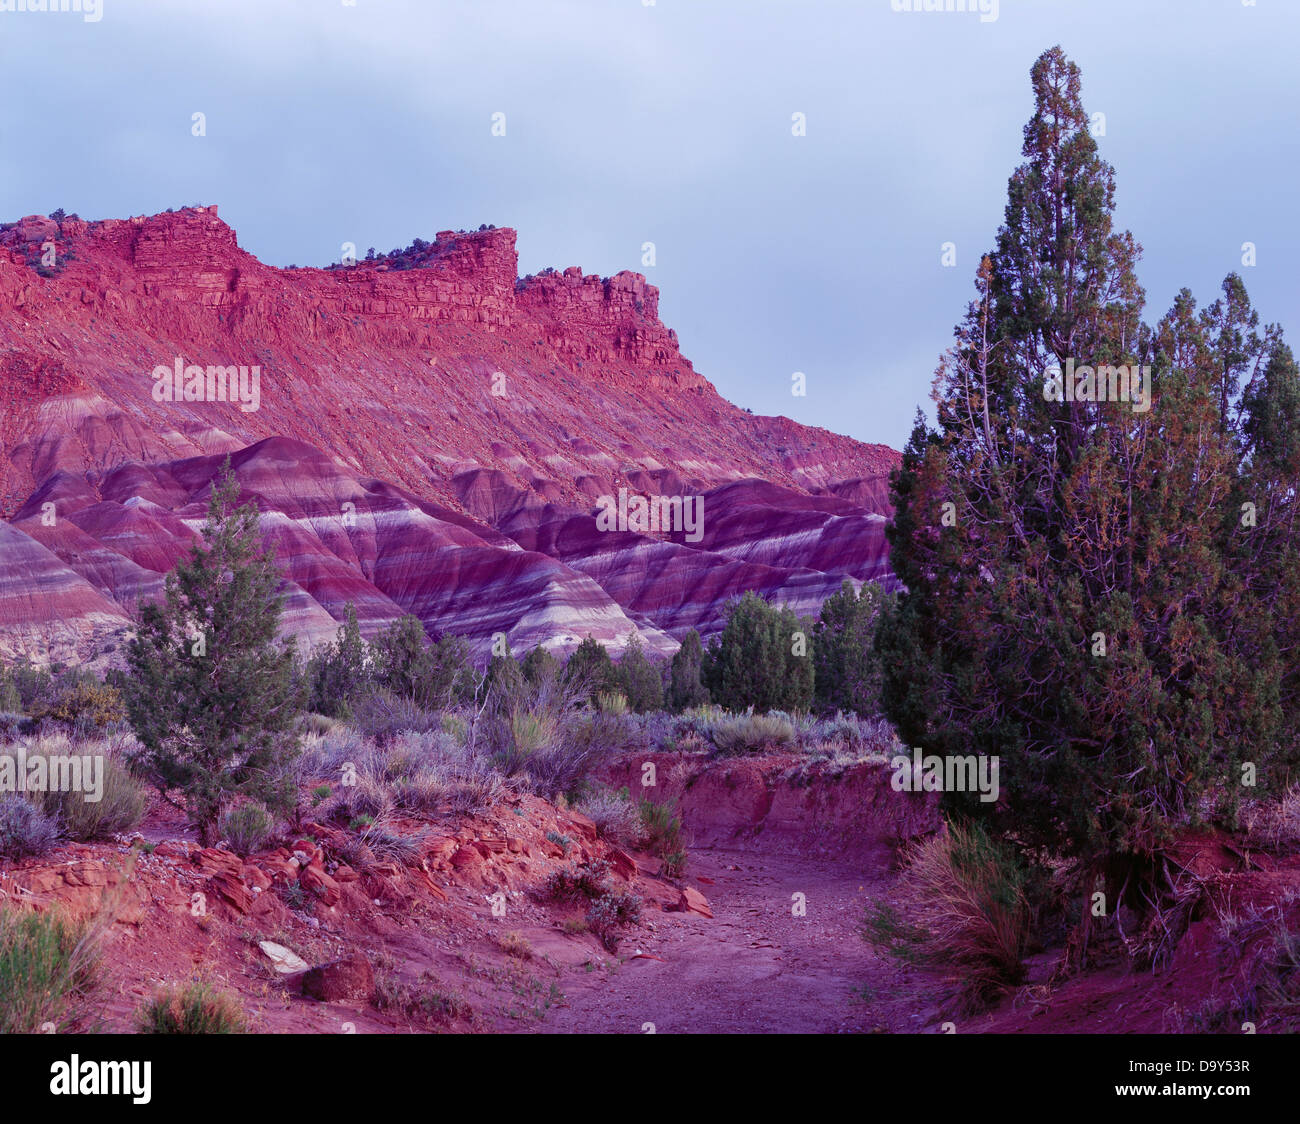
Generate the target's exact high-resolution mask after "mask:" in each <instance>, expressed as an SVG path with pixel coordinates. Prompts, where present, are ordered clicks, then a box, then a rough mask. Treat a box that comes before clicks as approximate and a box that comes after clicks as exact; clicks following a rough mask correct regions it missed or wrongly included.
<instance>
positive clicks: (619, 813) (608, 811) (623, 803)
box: [578, 788, 641, 847]
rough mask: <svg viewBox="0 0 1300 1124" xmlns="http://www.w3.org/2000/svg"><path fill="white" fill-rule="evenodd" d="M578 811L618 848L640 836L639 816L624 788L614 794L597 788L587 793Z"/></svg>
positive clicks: (611, 791) (607, 789) (608, 790)
mask: <svg viewBox="0 0 1300 1124" xmlns="http://www.w3.org/2000/svg"><path fill="white" fill-rule="evenodd" d="M578 811H579V812H581V813H582V814H583V815H584V816H586V817H587V818H588V819H590V820H591V822H592V823H594V824H595V825H596V830H597V831H598V832H599V833H600V834H601V835H602V836H603V837H604V838H606V839H609V840H612V841H613V842H615V843H617V844H618V845H619V846H620V847H622V846H626V845H627V844H629V843H631V842H633V841H635V840H636V839H637V838H638V837H639V835H640V834H641V816H640V814H639V813H638V812H637V807H636V805H635V804H634V803H633V802H632V800H631V798H630V797H629V796H628V791H627V789H626V788H623V789H620V790H619V791H617V792H615V791H614V790H613V789H609V788H599V789H596V790H594V791H592V792H589V793H588V794H587V795H586V796H584V797H583V799H582V800H581V801H580V802H579V804H578Z"/></svg>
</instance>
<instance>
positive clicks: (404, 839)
mask: <svg viewBox="0 0 1300 1124" xmlns="http://www.w3.org/2000/svg"><path fill="white" fill-rule="evenodd" d="M386 822H387V821H386V820H375V821H374V822H373V823H371V824H368V825H367V826H366V827H365V828H363V829H362V831H361V832H360V834H359V835H358V837H357V839H358V842H359V843H360V844H361V846H362V847H363V848H365V850H366V851H368V852H369V853H370V855H371V856H373V859H374V860H376V861H379V862H392V863H397V864H398V865H399V866H414V865H415V864H416V863H418V862H419V861H420V850H421V846H422V844H423V842H424V837H423V836H422V835H419V836H411V835H398V834H397V833H395V832H392V831H389V830H388V828H387V827H386V826H385V824H386Z"/></svg>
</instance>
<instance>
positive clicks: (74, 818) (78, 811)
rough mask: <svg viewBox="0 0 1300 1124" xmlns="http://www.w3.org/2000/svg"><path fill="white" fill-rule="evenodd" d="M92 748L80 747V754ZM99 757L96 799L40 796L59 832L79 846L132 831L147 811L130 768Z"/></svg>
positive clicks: (63, 794) (146, 800)
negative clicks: (100, 776) (100, 767)
mask: <svg viewBox="0 0 1300 1124" xmlns="http://www.w3.org/2000/svg"><path fill="white" fill-rule="evenodd" d="M93 748H94V747H92V746H87V747H83V748H82V752H88V751H90V750H93ZM29 752H30V751H29ZM100 756H102V758H103V762H104V765H103V768H104V773H103V786H104V788H103V792H102V794H101V795H100V799H98V800H87V799H86V794H85V793H82V792H45V793H42V794H41V797H40V800H41V804H42V806H43V807H44V809H45V811H46V812H47V813H48V814H49V815H51V816H55V817H57V819H58V822H59V825H60V827H61V828H62V830H63V833H64V834H65V835H67V837H68V838H69V839H75V840H77V841H78V842H82V843H85V842H90V841H91V840H95V839H109V838H111V837H112V836H114V835H122V834H124V833H126V832H128V831H132V830H134V829H135V828H136V827H137V826H138V825H139V823H140V821H141V820H142V819H144V815H145V812H147V811H148V810H149V798H148V796H147V795H146V792H145V789H144V787H143V786H142V785H141V784H140V782H139V781H137V780H136V779H135V777H134V776H133V775H132V774H131V771H130V769H129V768H128V767H127V766H126V765H125V764H123V763H122V762H121V761H119V760H118V759H117V758H116V757H113V756H111V755H109V754H102V755H100Z"/></svg>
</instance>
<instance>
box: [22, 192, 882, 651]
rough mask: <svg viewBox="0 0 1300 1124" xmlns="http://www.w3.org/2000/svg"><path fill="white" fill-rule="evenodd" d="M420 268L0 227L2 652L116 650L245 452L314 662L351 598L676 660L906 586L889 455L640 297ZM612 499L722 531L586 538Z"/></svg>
mask: <svg viewBox="0 0 1300 1124" xmlns="http://www.w3.org/2000/svg"><path fill="white" fill-rule="evenodd" d="M415 245H416V247H418V249H414V250H412V251H409V252H407V253H406V254H403V255H402V256H401V257H400V258H396V259H380V260H377V261H371V262H367V261H360V262H357V263H355V264H352V265H345V266H338V267H333V268H330V269H287V270H285V269H276V268H273V267H271V266H268V265H265V264H263V263H262V262H260V261H258V260H257V259H256V258H255V257H253V256H252V255H251V254H248V253H247V252H245V251H244V250H242V249H240V247H239V245H238V241H237V238H236V236H235V232H234V231H233V230H232V229H231V228H230V227H229V226H227V225H226V224H225V223H224V222H222V220H221V219H220V218H219V216H218V214H217V209H216V208H215V207H207V208H204V207H198V208H188V209H186V210H183V211H179V212H175V213H167V214H161V215H154V216H151V217H143V216H141V217H136V218H131V219H125V220H109V221H105V222H94V223H87V222H83V221H81V220H75V219H74V220H64V221H62V222H61V223H56V222H54V221H53V220H51V219H47V218H45V217H43V216H29V217H28V218H25V219H23V220H21V221H20V222H18V223H16V224H11V225H9V226H7V227H3V228H0V407H3V410H2V411H0V452H2V453H3V456H0V515H3V517H4V518H5V519H7V520H8V521H9V522H8V524H7V525H5V524H0V528H2V529H0V558H2V560H3V563H4V566H3V577H2V578H0V654H4V655H13V654H15V653H18V652H27V653H29V654H31V655H33V656H35V657H36V658H38V659H44V658H51V657H53V658H61V659H68V658H77V657H81V658H85V657H87V656H90V655H92V654H94V653H95V652H96V651H99V650H102V649H103V648H104V647H106V646H108V645H111V643H112V641H113V638H114V637H115V636H116V635H118V634H120V631H121V628H122V626H123V625H124V624H125V622H126V619H127V616H128V614H129V612H130V609H131V607H132V606H133V605H134V604H135V603H136V602H138V601H139V600H140V599H142V598H148V597H152V596H156V594H157V591H158V590H159V588H160V587H161V582H162V579H163V576H164V574H165V573H166V571H167V570H168V569H169V568H170V567H171V566H172V565H174V564H175V562H176V560H177V559H178V558H179V557H180V556H181V555H182V554H183V553H184V551H185V550H187V549H188V547H189V544H190V543H191V542H192V541H193V539H194V536H195V534H196V532H197V530H198V528H199V527H200V525H201V523H202V519H203V514H204V508H205V503H206V498H207V493H208V489H209V486H210V483H211V480H212V478H213V475H214V473H215V472H216V471H217V470H218V469H219V467H220V464H221V462H222V460H223V459H224V457H225V456H226V455H227V454H230V455H232V457H233V464H234V467H235V470H236V472H237V474H238V476H239V479H240V483H241V485H242V486H243V490H244V495H245V498H251V499H254V500H256V502H257V503H258V505H259V507H260V509H261V510H262V512H263V529H264V531H265V533H266V535H267V537H268V539H269V540H270V541H271V542H272V543H273V545H274V547H275V549H276V552H277V555H278V557H279V560H280V563H281V565H282V566H283V569H284V573H285V577H286V593H287V594H288V605H287V614H286V627H287V628H289V629H290V630H292V631H294V632H296V633H298V634H299V635H300V636H302V637H303V638H304V639H305V640H306V641H308V642H316V641H318V640H321V639H325V638H328V637H329V636H331V635H332V634H333V632H334V630H335V628H336V627H337V621H338V619H339V618H340V617H341V616H342V612H343V607H344V605H345V604H346V603H347V602H348V601H353V602H355V603H356V604H357V607H358V613H359V615H360V616H361V619H362V621H363V624H364V626H365V627H366V628H367V630H368V631H373V630H375V629H377V628H378V627H380V626H381V625H382V624H383V623H385V622H386V621H388V620H391V619H392V618H393V617H394V616H396V615H398V614H399V613H403V612H412V613H415V614H416V615H418V616H419V617H420V618H421V619H422V620H423V621H424V622H425V623H426V625H427V627H428V628H429V630H430V631H431V632H461V633H465V634H467V635H468V636H470V637H471V639H473V640H474V641H475V643H476V645H477V646H478V647H479V648H480V650H482V649H484V648H486V646H487V644H488V643H489V642H490V637H491V636H492V634H493V633H496V632H505V633H507V634H508V636H509V637H510V641H511V644H512V646H513V647H514V648H515V650H516V651H520V650H523V649H525V648H528V647H531V646H533V645H535V644H537V643H542V642H545V643H548V644H550V645H552V646H568V645H571V644H573V643H576V642H577V640H579V639H580V638H581V637H582V636H584V635H587V634H588V633H590V634H591V635H593V636H595V637H596V638H597V639H600V640H602V641H604V642H606V643H609V644H611V645H612V646H613V647H614V648H616V649H617V648H618V647H620V646H621V645H622V644H623V643H624V642H626V640H627V638H628V637H629V636H630V635H631V634H632V633H633V632H634V631H637V632H640V633H641V635H642V636H643V638H644V639H645V640H646V642H647V643H648V645H649V646H650V647H651V648H652V649H655V650H658V651H661V652H668V651H671V650H672V649H673V648H674V647H675V643H676V641H675V639H674V638H675V637H677V636H680V635H681V634H682V633H684V632H685V631H686V630H687V629H689V628H692V627H695V628H700V629H701V630H702V631H703V632H705V633H706V634H707V633H708V632H710V631H711V630H712V629H713V628H714V627H716V623H717V618H718V611H719V607H720V604H721V602H723V601H724V600H725V599H726V598H728V597H731V596H734V595H736V594H738V593H740V592H743V591H744V590H745V589H758V590H759V591H760V592H762V593H764V594H765V595H768V596H771V597H774V598H776V599H778V600H788V601H789V602H790V603H791V604H794V605H795V606H796V607H798V608H799V609H800V610H801V611H809V610H812V609H815V607H816V605H817V604H818V603H819V602H820V600H822V599H823V598H824V597H825V596H826V595H827V594H828V593H829V592H832V591H833V590H834V589H835V588H837V587H838V585H839V583H840V581H841V580H842V579H843V578H844V577H845V576H849V577H853V578H855V579H859V580H860V579H866V578H884V579H885V580H889V575H888V572H887V568H886V563H885V552H884V540H883V516H884V515H885V514H887V507H886V502H887V496H886V491H885V480H886V477H887V474H888V472H889V470H890V469H891V468H892V467H893V465H894V464H895V463H896V462H897V454H895V453H894V452H893V451H892V450H890V449H887V448H885V447H883V446H867V445H862V444H860V443H858V442H855V441H852V440H850V439H849V438H845V437H839V436H837V435H835V434H831V433H828V432H827V431H825V430H818V429H811V428H808V427H805V426H800V425H797V424H796V423H794V422H791V421H789V420H788V419H785V418H761V417H754V416H752V415H750V414H748V413H746V412H745V411H742V410H739V409H737V408H736V407H734V406H731V405H730V404H729V403H727V402H725V401H724V400H723V399H722V398H721V397H719V396H718V394H717V393H716V391H715V390H714V389H713V387H712V386H711V384H710V383H709V382H708V381H707V380H705V379H704V378H703V377H702V376H700V375H699V374H698V373H697V372H696V371H695V370H694V368H693V367H692V365H691V364H690V362H689V361H688V360H686V359H685V358H683V356H682V355H681V352H680V349H679V347H678V341H677V337H676V334H675V333H674V332H673V331H671V330H670V329H668V328H666V327H665V326H664V325H663V324H662V323H661V322H660V321H659V317H658V290H657V289H656V288H655V287H654V286H653V285H650V284H648V283H647V281H646V280H645V278H643V277H641V276H640V275H638V274H633V273H620V274H618V275H616V276H614V277H611V278H600V277H595V276H592V275H584V274H582V272H581V271H580V270H578V269H568V270H565V271H563V272H554V271H547V272H545V273H542V274H540V275H538V276H535V277H528V278H524V279H520V278H518V275H517V265H518V259H517V255H516V252H515V234H514V232H513V231H511V230H504V229H503V230H496V229H492V230H481V231H478V232H472V233H463V232H461V233H458V232H451V231H444V232H441V233H440V234H438V236H437V238H436V239H435V241H434V242H432V243H418V242H417V243H416V244H415ZM50 246H53V247H54V250H55V256H56V264H55V266H53V267H52V268H51V267H49V266H47V265H44V264H43V263H42V257H41V255H42V254H43V253H46V252H48V249H49V247H50ZM178 366H179V368H180V370H181V377H180V379H179V382H178V380H177V379H176V378H175V377H173V376H172V375H169V374H167V372H174V371H175V370H176V368H177V367H178ZM193 367H199V368H202V371H201V372H199V376H198V378H197V379H194V378H193V377H192V374H193V372H192V371H191V370H190V369H191V368H193ZM159 368H162V369H163V370H162V371H161V372H160V371H159ZM241 369H242V371H241ZM254 371H255V372H256V379H254V378H253V372H254ZM214 372H216V373H215V374H214ZM241 379H242V382H241V381H240V380H241ZM241 392H242V397H241ZM620 488H627V489H629V490H631V491H634V492H637V493H638V494H642V495H647V496H655V495H681V496H691V495H699V496H703V497H704V503H705V511H706V518H705V521H704V533H703V537H702V538H700V539H698V540H697V541H686V539H685V538H684V536H682V535H681V534H676V535H666V534H654V533H652V534H639V533H636V532H635V531H628V532H614V533H610V532H602V531H599V530H597V529H596V525H595V520H594V518H593V516H594V512H595V503H596V501H597V499H598V498H599V497H601V496H603V495H612V494H615V493H617V492H618V490H619V489H620Z"/></svg>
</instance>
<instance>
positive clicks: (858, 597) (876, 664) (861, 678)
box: [812, 578, 882, 716]
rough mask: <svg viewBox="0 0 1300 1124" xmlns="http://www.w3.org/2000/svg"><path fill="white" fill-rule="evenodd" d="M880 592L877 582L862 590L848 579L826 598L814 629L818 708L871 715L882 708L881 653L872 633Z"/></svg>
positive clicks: (867, 583)
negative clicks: (857, 588)
mask: <svg viewBox="0 0 1300 1124" xmlns="http://www.w3.org/2000/svg"><path fill="white" fill-rule="evenodd" d="M881 603H882V595H881V591H880V586H879V585H877V584H876V583H875V582H863V583H862V590H861V592H860V593H859V592H858V591H857V590H855V589H854V588H853V583H852V582H851V581H849V580H848V578H845V579H844V583H843V584H842V585H841V586H840V591H839V592H838V593H836V594H832V595H831V596H830V597H828V598H827V599H826V600H825V601H823V602H822V607H821V612H820V613H819V614H818V617H817V624H816V625H815V626H814V628H813V646H812V652H813V668H814V671H815V675H814V677H813V681H814V684H815V686H816V701H817V706H818V708H819V709H820V710H821V711H823V712H824V713H828V714H833V713H834V712H835V711H839V710H843V711H848V712H852V713H854V714H862V715H868V716H873V715H877V714H879V713H880V657H879V656H878V655H877V653H876V650H875V643H874V637H875V632H876V623H877V618H878V616H879V614H880V606H881Z"/></svg>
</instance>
